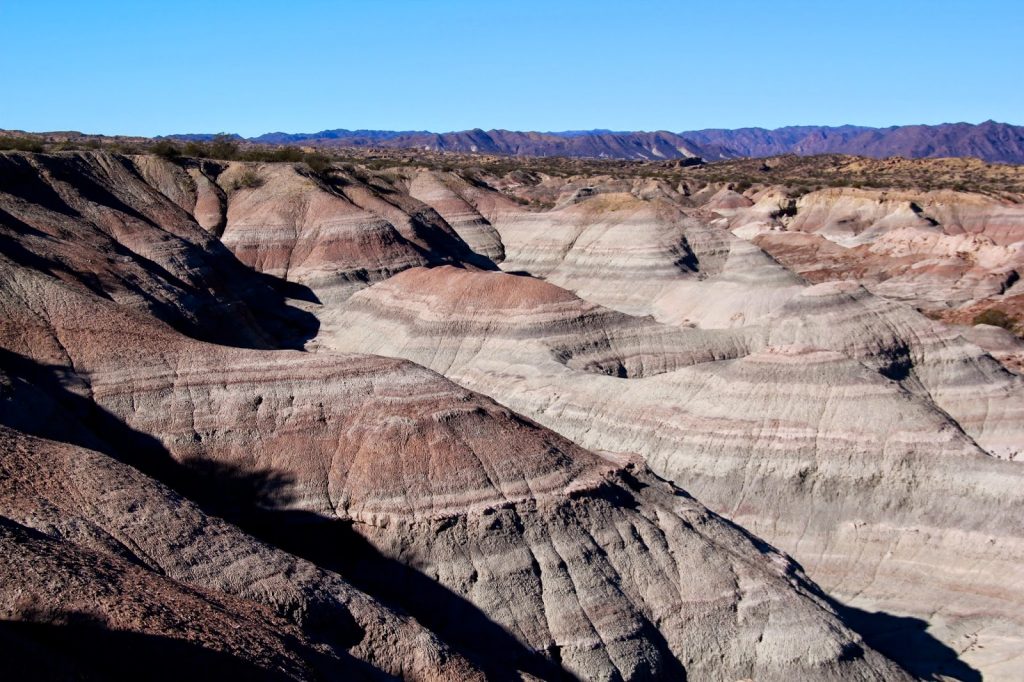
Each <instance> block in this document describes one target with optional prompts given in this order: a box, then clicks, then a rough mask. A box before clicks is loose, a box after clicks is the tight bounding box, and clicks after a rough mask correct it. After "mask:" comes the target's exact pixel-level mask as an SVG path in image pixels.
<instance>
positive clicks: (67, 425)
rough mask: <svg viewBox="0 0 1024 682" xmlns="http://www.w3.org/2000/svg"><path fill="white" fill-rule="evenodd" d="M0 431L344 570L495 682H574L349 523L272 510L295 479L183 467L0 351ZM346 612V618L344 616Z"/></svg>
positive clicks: (42, 371)
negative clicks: (82, 450) (87, 456)
mask: <svg viewBox="0 0 1024 682" xmlns="http://www.w3.org/2000/svg"><path fill="white" fill-rule="evenodd" d="M0 370H2V373H0V379H2V378H3V374H7V379H8V381H7V384H8V385H7V386H3V383H2V382H0V388H2V389H3V391H2V392H0V424H3V425H5V426H8V427H11V428H14V429H18V430H20V431H22V432H24V433H27V434H29V435H33V436H36V437H40V438H47V439H50V440H56V441H61V442H65V443H70V444H73V445H78V446H81V447H86V448H89V449H92V450H96V451H98V452H101V453H103V454H106V455H108V456H110V457H112V458H114V459H116V460H118V461H120V462H122V463H125V464H128V465H130V466H132V467H134V468H136V469H138V470H139V471H141V472H142V473H144V474H146V475H148V476H150V477H151V478H154V479H156V480H158V481H160V482H162V483H164V484H165V485H168V486H169V487H171V488H172V489H174V490H175V491H176V492H178V493H179V494H181V495H183V496H184V497H186V498H189V499H190V500H191V501H193V502H195V503H196V504H198V505H199V506H200V508H201V509H202V510H203V511H204V512H205V513H207V514H210V515H213V516H218V517H221V518H223V519H225V520H227V521H228V522H230V523H233V524H235V525H237V526H238V527H240V528H241V529H242V530H244V531H246V532H247V533H249V534H251V535H253V536H255V537H256V538H258V539H260V540H262V541H264V542H267V543H268V544H271V545H273V546H275V547H278V548H280V549H282V550H284V551H287V552H289V553H291V554H294V555H296V556H299V557H302V558H304V559H307V560H309V561H311V562H313V563H315V564H317V565H318V566H320V567H321V568H324V569H326V570H329V571H333V572H337V573H340V574H341V575H342V576H343V577H344V578H345V579H346V580H347V581H348V582H350V583H351V584H353V585H354V586H356V587H357V588H359V589H361V590H362V591H364V592H367V593H368V594H370V595H371V596H373V597H375V598H376V599H378V600H379V601H381V602H383V603H385V604H388V605H390V606H392V607H393V608H397V609H398V610H399V611H405V612H407V613H409V614H411V615H412V616H413V617H415V618H416V619H417V620H418V621H419V622H420V623H421V624H423V625H424V626H426V627H427V628H429V629H430V630H432V631H433V632H434V634H435V635H437V636H438V637H439V638H440V639H441V640H442V641H443V642H445V643H446V644H447V645H448V646H450V647H451V648H452V649H454V650H455V651H458V652H460V653H461V654H463V655H464V656H465V657H466V658H468V659H469V660H471V661H473V662H475V663H476V664H477V665H479V666H480V667H481V668H482V669H483V670H484V671H485V672H486V673H487V675H488V677H489V678H490V679H518V675H517V674H516V673H515V671H516V670H518V671H522V672H526V673H529V674H531V675H534V676H535V677H538V678H540V679H544V680H565V679H573V678H572V676H571V675H570V674H569V673H568V672H566V671H565V670H564V669H562V668H561V666H560V665H559V664H557V663H555V662H552V661H551V660H549V659H547V658H545V657H544V656H543V654H541V653H540V652H537V651H534V650H532V649H530V648H529V647H527V646H525V645H524V644H522V643H521V642H520V641H519V640H517V639H516V638H515V637H514V636H512V635H511V634H510V633H508V632H507V631H506V630H505V629H504V628H503V627H502V626H500V625H498V624H497V623H495V622H494V621H492V620H491V619H490V617H489V616H488V615H487V614H485V613H484V612H483V611H481V610H480V609H479V608H478V607H476V606H475V605H473V604H472V603H471V602H469V601H468V600H466V599H465V598H463V597H462V596H461V595H458V594H456V593H454V592H452V591H451V590H449V589H448V588H446V587H445V586H443V585H442V584H440V583H438V582H436V581H435V580H433V579H432V578H430V577H428V576H426V575H424V574H423V573H421V572H419V571H417V570H415V569H413V568H410V567H408V566H406V565H405V564H402V563H401V562H399V561H396V560H394V559H391V558H389V557H386V556H384V555H382V554H381V553H380V552H379V551H378V550H377V549H376V547H374V546H373V545H372V544H370V542H368V541H367V540H366V539H365V538H363V537H362V536H361V535H359V534H358V533H357V532H356V531H355V530H354V529H353V527H352V524H351V523H349V522H347V521H343V520H341V519H329V518H325V517H323V516H320V515H318V514H313V513H310V512H303V511H290V510H282V509H275V508H274V506H276V505H281V504H286V503H287V502H289V501H290V500H291V499H292V495H293V492H292V485H293V483H294V481H293V479H292V478H291V477H290V476H289V475H288V474H282V473H278V472H272V471H252V470H245V469H242V468H239V467H237V466H235V465H233V464H228V463H221V462H211V461H209V460H202V459H200V460H190V461H189V462H186V463H179V462H178V461H176V460H175V459H174V458H173V457H172V456H171V454H170V453H169V452H168V451H167V450H166V449H165V448H164V447H163V444H162V443H160V442H159V441H158V440H157V439H156V438H154V437H152V436H150V435H148V434H145V433H142V432H139V431H136V430H134V429H132V428H131V427H129V426H128V425H127V424H125V423H124V422H122V421H121V420H120V419H118V418H117V417H116V416H114V415H113V414H111V413H110V412H108V411H106V410H104V409H103V408H102V407H100V406H98V405H96V404H95V403H93V402H92V401H91V400H89V399H88V398H85V397H83V396H80V395H78V394H76V393H73V392H71V391H70V390H68V388H67V386H68V385H69V384H71V383H73V382H74V381H75V380H76V379H77V377H75V376H74V375H73V374H72V373H70V372H69V370H67V368H64V367H47V366H43V365H40V364H38V363H36V362H34V361H33V360H31V359H28V358H25V357H23V356H21V355H18V354H16V353H12V352H10V351H7V350H4V349H0ZM346 615H347V614H346ZM353 626H354V623H353V622H351V619H350V618H349V619H348V620H347V621H346V622H345V623H339V622H338V617H337V615H336V614H330V613H322V614H314V616H313V618H312V619H311V621H310V622H306V623H303V628H304V630H306V632H307V634H308V635H309V636H310V637H311V638H313V639H315V640H318V641H321V642H324V643H327V644H330V645H331V646H334V647H336V648H338V647H340V648H346V649H347V648H348V647H350V646H352V645H353V644H354V643H356V642H357V641H358V640H359V638H360V637H361V633H358V632H353V631H352V627H353Z"/></svg>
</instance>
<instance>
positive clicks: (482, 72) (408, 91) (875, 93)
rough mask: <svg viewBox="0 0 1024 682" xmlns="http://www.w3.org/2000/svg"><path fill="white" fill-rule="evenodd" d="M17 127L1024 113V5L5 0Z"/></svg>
mask: <svg viewBox="0 0 1024 682" xmlns="http://www.w3.org/2000/svg"><path fill="white" fill-rule="evenodd" d="M0 27H2V28H3V31H2V34H0V35H2V38H0V87H2V92H3V96H2V97H0V128H18V129H25V130H35V131H42V130H69V129H70V130H81V131H85V132H98V133H110V134H113V133H122V134H139V135H157V134H167V133H173V132H216V131H231V132H239V133H241V134H244V135H255V134H259V133H263V132H269V131H276V130H283V131H287V132H311V131H317V130H322V129H325V128H377V129H392V130H395V129H397V130H407V129H428V130H435V131H448V130H461V129H466V128H473V127H481V128H509V129H519V130H567V129H589V128H611V129H615V130H656V129H665V130H674V131H680V130H689V129H695V128H707V127H727V128H733V127H741V126H765V127H776V126H781V125H791V124H828V125H833V124H842V123H856V124H861V125H893V124H907V123H940V122H946V121H968V122H975V123H977V122H980V121H983V120H986V119H990V118H991V119H995V120H998V121H1006V122H1010V123H1018V124H1021V123H1024V49H1022V42H1024V41H1022V35H1024V2H1022V1H1021V0H975V1H973V2H967V1H964V2H949V1H947V0H930V1H927V2H925V1H918V0H906V1H904V2H900V1H899V0H888V1H887V2H879V1H875V0H867V1H864V2H840V1H839V0H834V1H822V2H809V1H808V2H796V1H775V2H773V1H771V0H763V1H761V2H754V1H732V2H730V1H728V0H720V1H718V2H708V1H705V2H689V1H677V2H664V1H657V0H634V1H632V2H605V1H603V0H594V1H591V2H557V1H555V0H547V1H546V2H535V1H533V0H518V1H516V2H485V1H480V2H468V1H467V2H464V1H461V0H448V1H435V2H427V1H422V2H414V1H412V0H394V1H392V2H369V1H366V2H316V1H312V0H292V1H290V2H276V3H271V2H260V1H259V0H251V1H250V2H234V1H221V2H216V1H209V2H193V1H190V0H184V1H180V2H147V1H145V0H135V1H132V2H128V1H123V2H114V1H108V2H104V1H102V0H96V1H93V2H85V1H82V0H79V1H77V2H48V1H47V0H0Z"/></svg>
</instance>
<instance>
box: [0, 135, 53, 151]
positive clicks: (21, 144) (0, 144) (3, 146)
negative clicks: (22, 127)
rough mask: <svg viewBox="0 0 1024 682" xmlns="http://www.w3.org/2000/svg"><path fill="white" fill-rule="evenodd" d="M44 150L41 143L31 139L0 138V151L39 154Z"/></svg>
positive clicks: (44, 147)
mask: <svg viewBox="0 0 1024 682" xmlns="http://www.w3.org/2000/svg"><path fill="white" fill-rule="evenodd" d="M45 149H46V146H45V145H44V144H43V143H42V142H40V141H39V140H36V139H33V138H31V137H14V136H6V135H4V136H0V151H3V150H14V151H19V152H41V151H45Z"/></svg>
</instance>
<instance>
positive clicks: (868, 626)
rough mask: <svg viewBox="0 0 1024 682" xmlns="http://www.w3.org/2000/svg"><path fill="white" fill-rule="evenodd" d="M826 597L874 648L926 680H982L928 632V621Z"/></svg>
mask: <svg viewBox="0 0 1024 682" xmlns="http://www.w3.org/2000/svg"><path fill="white" fill-rule="evenodd" d="M825 598H826V599H827V600H828V602H829V603H830V604H831V606H832V608H834V609H835V610H836V612H837V613H839V616H840V617H841V618H842V619H843V622H844V623H846V625H847V626H848V627H849V628H851V629H853V630H856V631H857V632H858V633H860V636H861V637H863V638H864V641H865V642H867V643H868V645H869V646H871V648H872V649H874V650H875V651H878V652H881V653H882V654H885V655H886V656H888V657H889V658H890V659H892V660H893V661H896V662H897V663H899V664H900V665H901V666H902V667H903V668H904V669H905V670H907V671H908V672H910V673H912V674H913V675H916V676H917V677H920V678H922V679H925V680H934V679H951V680H960V682H981V673H980V672H978V671H977V670H975V669H974V668H972V667H971V666H969V665H968V664H967V663H965V662H964V661H962V660H960V657H959V655H958V654H957V652H956V651H954V650H953V649H951V648H950V647H949V646H947V645H946V644H943V643H942V642H940V641H939V640H937V639H935V637H933V636H932V635H931V634H930V633H929V632H928V622H927V621H925V620H922V619H920V618H910V617H906V616H894V615H892V614H890V613H885V612H884V611H874V612H871V611H863V610H861V609H858V608H854V607H852V606H846V605H844V604H842V603H841V602H839V601H838V600H836V599H833V598H832V597H828V596H827V595H826V596H825ZM940 676H941V678H940Z"/></svg>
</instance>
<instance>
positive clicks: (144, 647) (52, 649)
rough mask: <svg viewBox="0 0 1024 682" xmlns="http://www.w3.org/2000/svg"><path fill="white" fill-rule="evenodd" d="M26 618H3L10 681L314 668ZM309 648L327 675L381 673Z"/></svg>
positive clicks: (62, 619)
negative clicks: (265, 662)
mask: <svg viewBox="0 0 1024 682" xmlns="http://www.w3.org/2000/svg"><path fill="white" fill-rule="evenodd" d="M19 618H20V619H19V620H0V656H2V657H3V660H4V675H5V676H6V679H9V680H43V681H47V682H51V681H52V682H56V681H60V682H64V681H66V682H72V681H74V682H82V681H96V682H100V681H106V680H154V681H155V682H180V681H181V680H194V681H196V682H224V681H225V680H253V681H254V682H278V681H279V680H295V679H297V678H298V676H299V675H302V676H305V675H308V674H309V673H310V672H313V671H302V672H300V671H293V672H294V673H295V674H289V673H287V672H284V671H283V670H277V669H273V668H270V667H265V666H263V665H258V664H256V663H254V662H250V661H246V660H243V659H241V658H239V657H237V656H234V655H232V654H230V653H226V652H223V651H218V650H216V649H210V648H207V647H204V646H202V645H200V644H197V643H194V642H190V641H187V640H183V639H175V638H173V637H167V636H164V635H155V634H145V633H140V632H129V631H124V630H114V629H111V628H110V627H108V625H107V624H106V623H105V622H104V621H103V620H102V619H101V618H97V617H96V616H94V615H92V614H88V613H82V612H58V613H46V614H33V613H24V614H19ZM302 653H303V654H304V656H303V658H304V660H307V661H308V660H309V659H310V658H313V659H314V661H313V669H314V671H315V672H314V674H316V675H317V677H318V678H320V679H374V678H377V679H380V675H379V674H376V673H375V671H373V670H372V669H371V668H369V666H367V665H366V664H364V663H362V662H361V661H358V660H356V659H353V658H349V659H348V660H346V661H345V662H344V664H341V663H340V662H338V661H327V662H325V661H324V660H323V658H326V657H320V656H317V655H316V652H312V651H304V652H302ZM268 664H269V665H273V664H274V662H270V661H268ZM325 664H326V665H325Z"/></svg>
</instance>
